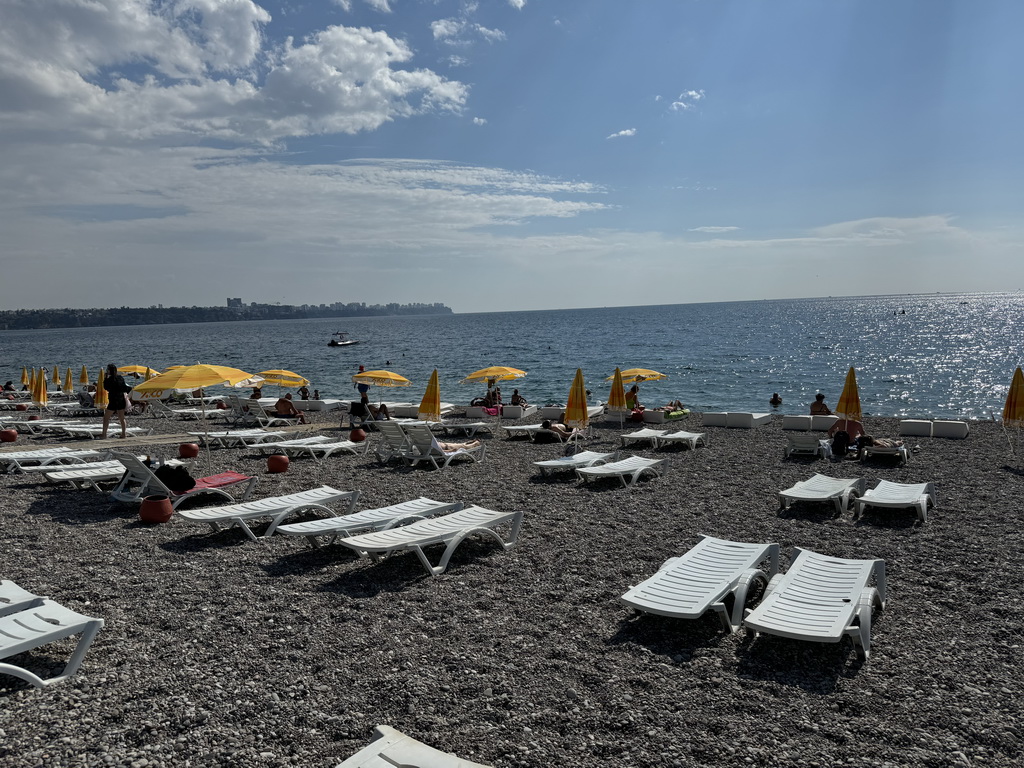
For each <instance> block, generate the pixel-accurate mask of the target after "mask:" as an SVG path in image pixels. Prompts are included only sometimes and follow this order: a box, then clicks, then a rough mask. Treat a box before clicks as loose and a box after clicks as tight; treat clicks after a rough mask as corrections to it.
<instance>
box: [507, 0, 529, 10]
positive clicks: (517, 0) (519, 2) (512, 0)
mask: <svg viewBox="0 0 1024 768" xmlns="http://www.w3.org/2000/svg"><path fill="white" fill-rule="evenodd" d="M508 4H509V5H511V6H512V7H513V8H515V9H516V10H517V11H521V10H523V7H524V6H525V5H526V0H508Z"/></svg>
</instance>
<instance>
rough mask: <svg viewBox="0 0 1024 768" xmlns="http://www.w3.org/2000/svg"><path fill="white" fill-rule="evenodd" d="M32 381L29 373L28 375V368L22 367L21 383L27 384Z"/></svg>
mask: <svg viewBox="0 0 1024 768" xmlns="http://www.w3.org/2000/svg"><path fill="white" fill-rule="evenodd" d="M31 381H32V379H30V378H29V375H28V368H25V367H24V366H22V368H21V384H22V386H25V385H27V384H28V383H30V382H31Z"/></svg>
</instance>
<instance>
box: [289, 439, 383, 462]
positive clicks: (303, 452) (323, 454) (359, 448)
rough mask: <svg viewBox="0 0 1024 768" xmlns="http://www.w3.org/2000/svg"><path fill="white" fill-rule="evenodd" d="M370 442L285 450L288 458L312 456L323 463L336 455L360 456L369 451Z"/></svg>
mask: <svg viewBox="0 0 1024 768" xmlns="http://www.w3.org/2000/svg"><path fill="white" fill-rule="evenodd" d="M369 447H370V446H369V442H368V441H367V440H363V441H362V442H360V443H356V442H353V441H351V440H338V441H335V442H333V443H331V442H326V443H308V444H306V445H286V446H283V450H284V452H285V455H286V456H311V457H313V458H314V459H316V460H317V461H323V460H324V459H326V458H327V457H329V456H333V455H334V454H335V453H351V454H352V455H353V456H360V455H362V454H364V453H366V451H367V450H368V449H369Z"/></svg>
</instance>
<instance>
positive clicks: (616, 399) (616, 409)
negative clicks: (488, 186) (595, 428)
mask: <svg viewBox="0 0 1024 768" xmlns="http://www.w3.org/2000/svg"><path fill="white" fill-rule="evenodd" d="M608 410H609V411H611V412H612V413H617V414H619V425H620V426H621V424H622V421H623V415H622V414H624V413H627V412H628V411H629V408H628V407H627V406H626V387H625V386H624V385H623V383H622V372H621V371H620V370H619V369H618V368H616V369H615V373H613V374H612V391H611V392H609V393H608Z"/></svg>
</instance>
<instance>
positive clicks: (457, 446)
mask: <svg viewBox="0 0 1024 768" xmlns="http://www.w3.org/2000/svg"><path fill="white" fill-rule="evenodd" d="M430 444H431V445H432V446H434V448H436V449H437V450H439V451H441V452H442V453H452V452H453V451H469V450H472V449H473V448H478V447H479V446H480V441H479V440H470V441H469V442H466V443H442V442H441V441H440V440H438V439H437V438H436V437H434V438H431V440H430Z"/></svg>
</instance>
